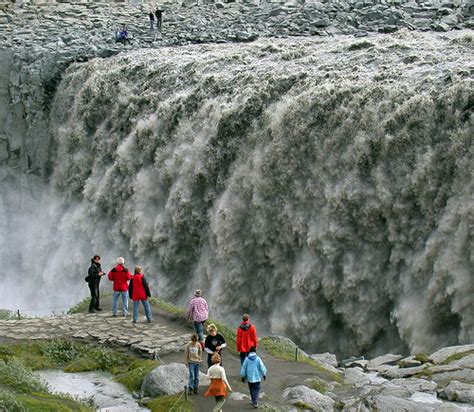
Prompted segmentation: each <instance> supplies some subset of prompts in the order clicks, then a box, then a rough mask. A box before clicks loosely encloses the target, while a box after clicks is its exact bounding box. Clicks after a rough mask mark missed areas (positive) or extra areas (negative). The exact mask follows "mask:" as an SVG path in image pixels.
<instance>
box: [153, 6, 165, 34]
mask: <svg viewBox="0 0 474 412" xmlns="http://www.w3.org/2000/svg"><path fill="white" fill-rule="evenodd" d="M155 16H156V29H157V30H160V31H161V22H162V17H163V10H160V9H158V8H157V9H156V10H155Z"/></svg>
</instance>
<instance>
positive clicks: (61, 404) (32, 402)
mask: <svg viewBox="0 0 474 412" xmlns="http://www.w3.org/2000/svg"><path fill="white" fill-rule="evenodd" d="M17 400H18V402H19V403H20V404H21V405H23V406H24V407H25V408H26V410H27V411H35V412H71V411H78V412H91V411H94V410H95V409H94V408H91V407H89V406H86V405H83V404H81V403H79V402H77V401H75V400H73V399H71V398H68V397H66V396H59V395H52V394H48V393H41V392H33V393H30V394H24V395H19V396H18V397H17Z"/></svg>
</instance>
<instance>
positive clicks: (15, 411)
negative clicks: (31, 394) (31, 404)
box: [0, 390, 27, 412]
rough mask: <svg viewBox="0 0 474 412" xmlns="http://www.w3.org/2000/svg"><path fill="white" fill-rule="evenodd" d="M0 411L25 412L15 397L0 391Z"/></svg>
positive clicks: (7, 392)
mask: <svg viewBox="0 0 474 412" xmlns="http://www.w3.org/2000/svg"><path fill="white" fill-rule="evenodd" d="M0 411H10V412H27V411H26V409H25V407H24V406H23V405H22V404H21V403H20V402H19V401H18V399H17V398H16V396H15V395H14V394H13V393H11V392H9V391H5V390H0Z"/></svg>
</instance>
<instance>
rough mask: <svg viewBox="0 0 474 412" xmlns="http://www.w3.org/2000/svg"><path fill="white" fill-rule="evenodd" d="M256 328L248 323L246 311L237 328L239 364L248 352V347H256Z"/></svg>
mask: <svg viewBox="0 0 474 412" xmlns="http://www.w3.org/2000/svg"><path fill="white" fill-rule="evenodd" d="M257 346H258V338H257V329H256V328H255V326H254V325H252V324H251V323H250V316H249V315H248V314H247V313H244V314H243V315H242V323H241V324H240V325H239V327H238V328H237V352H239V353H240V365H241V366H242V365H243V363H244V360H245V358H246V357H247V355H248V354H249V352H250V348H252V347H254V348H257Z"/></svg>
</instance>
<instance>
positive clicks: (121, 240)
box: [0, 2, 474, 353]
mask: <svg viewBox="0 0 474 412" xmlns="http://www.w3.org/2000/svg"><path fill="white" fill-rule="evenodd" d="M357 4H359V3H357ZM391 7H392V6H390V5H388V4H384V3H382V2H381V3H380V4H377V5H372V4H370V5H369V4H368V3H367V4H365V3H360V5H359V6H356V4H355V3H354V4H353V3H342V2H339V3H318V4H314V5H305V6H304V7H303V8H294V7H290V6H285V7H283V6H278V7H274V6H273V7H270V6H267V5H259V6H250V5H241V4H236V5H227V6H225V5H224V6H223V8H218V7H215V6H212V7H199V8H198V7H195V8H192V9H188V8H178V7H176V8H175V9H172V8H170V9H169V10H168V13H167V14H166V17H165V22H164V31H163V33H162V34H158V33H156V32H153V31H149V30H148V28H147V24H148V22H147V16H146V13H145V11H146V9H145V8H137V7H134V6H130V5H124V6H122V7H121V8H119V9H118V8H114V7H112V6H110V5H103V4H101V5H96V4H92V3H86V4H82V5H78V4H73V5H68V4H59V5H57V6H54V7H45V6H32V5H30V6H27V5H25V6H23V7H22V8H16V9H10V10H9V11H8V13H6V18H2V19H0V24H1V25H2V28H4V29H5V30H3V29H2V33H3V34H2V35H3V36H4V37H3V39H2V40H7V39H8V41H9V43H10V46H9V47H6V48H5V47H4V48H3V49H2V50H1V53H2V57H3V58H2V59H1V62H2V63H1V65H0V66H1V70H0V78H1V79H2V83H1V87H0V102H1V103H2V104H1V106H0V107H1V109H0V120H2V130H1V135H0V164H1V165H0V167H1V169H0V170H1V171H0V176H1V178H2V182H1V185H2V192H1V197H0V213H2V216H3V218H2V219H1V223H0V224H1V225H2V236H1V237H0V243H1V244H2V246H3V247H2V252H1V253H2V256H1V257H2V261H3V262H5V267H6V270H5V273H21V274H23V277H24V278H26V279H31V283H29V282H26V285H28V286H26V285H25V284H23V286H22V290H21V294H20V295H19V296H27V295H28V294H30V293H31V295H32V296H33V297H32V298H30V299H29V300H30V301H31V300H32V299H38V297H34V296H35V295H37V294H38V293H41V292H39V291H38V284H40V285H41V288H40V290H43V291H45V293H47V291H48V290H50V289H51V288H53V287H54V288H57V286H58V284H59V285H61V288H62V290H63V297H62V298H61V297H60V298H59V300H58V304H61V303H62V302H65V301H69V300H70V299H71V296H76V295H77V285H78V282H80V284H83V280H82V279H83V275H82V274H83V272H84V270H85V266H86V265H87V262H88V257H89V256H90V255H91V254H93V253H100V254H103V255H104V260H105V262H106V265H107V266H108V265H111V264H112V263H113V259H114V258H115V257H116V256H117V255H127V256H126V257H127V262H130V263H131V264H133V263H135V262H137V263H142V264H144V265H145V266H146V268H147V270H148V271H149V272H150V273H152V274H155V273H158V275H157V276H153V277H154V282H155V287H156V285H159V289H158V290H159V293H160V294H163V295H166V296H168V297H172V298H174V299H177V300H179V301H184V300H185V298H186V297H187V295H188V293H189V292H190V290H192V289H193V288H194V287H196V286H201V287H202V288H204V289H205V290H206V291H207V292H208V293H207V297H208V299H209V301H210V303H211V306H212V307H213V310H214V311H215V312H218V313H219V314H220V315H221V316H223V317H225V316H226V315H227V316H229V318H230V317H233V316H235V315H237V314H239V313H240V312H241V311H242V310H250V311H251V312H252V313H253V314H255V318H256V319H257V320H258V322H259V324H260V325H261V326H262V328H266V329H268V330H272V331H275V332H279V333H284V334H287V335H290V336H292V337H294V338H295V339H296V340H298V341H299V342H301V343H303V344H305V345H306V346H308V347H313V346H317V347H318V351H320V350H322V349H328V350H331V351H335V350H336V351H337V352H339V353H354V351H355V350H354V348H357V350H358V351H372V352H379V351H387V350H389V349H390V350H397V349H398V350H405V349H407V348H411V349H413V350H423V349H425V348H427V349H431V348H435V347H437V346H439V345H442V344H446V343H457V342H469V341H471V340H472V334H473V329H472V328H473V324H472V319H474V316H473V311H474V309H473V306H472V300H471V299H470V296H472V285H471V283H472V282H470V268H471V267H472V256H471V254H472V253H471V251H472V233H471V232H472V231H471V229H470V226H469V225H471V224H472V216H473V213H472V201H471V200H472V193H473V188H472V181H473V180H472V166H471V165H472V154H473V153H472V150H473V149H472V147H473V146H472V136H473V133H472V131H473V126H472V116H471V113H472V96H473V86H472V76H471V73H470V70H471V68H470V65H471V64H472V63H471V62H470V59H469V56H470V53H471V51H472V44H473V38H472V32H470V31H469V30H465V31H458V32H448V33H445V34H442V35H440V34H436V33H434V32H429V33H424V34H423V33H420V32H417V31H411V30H409V28H412V25H413V24H415V23H416V24H417V25H419V26H416V27H419V28H420V29H423V27H424V28H432V29H441V28H442V29H443V30H444V29H446V30H447V29H449V28H450V27H452V28H463V27H469V26H470V24H471V22H472V17H471V16H470V14H469V13H470V9H469V8H468V7H467V6H466V3H462V4H459V5H458V7H455V6H453V4H451V7H445V6H437V7H434V6H433V5H432V4H427V3H424V4H421V5H415V4H411V3H410V4H406V5H403V6H401V7H400V8H396V9H393V8H391ZM420 15H423V16H424V17H420ZM216 16H218V18H216ZM449 16H450V20H449V21H450V22H451V23H449V24H448V23H447V19H446V17H449ZM420 18H426V19H427V20H426V21H425V22H424V23H423V24H422V23H421V22H419V21H417V19H420ZM443 19H445V20H443ZM427 22H428V23H427ZM122 24H127V25H128V26H129V29H130V31H131V33H132V35H133V36H134V39H133V42H132V45H130V46H123V45H121V44H117V43H114V42H113V40H112V39H111V37H112V33H113V31H114V29H115V28H116V27H117V26H118V25H122ZM441 24H446V25H447V26H442V27H441V28H440V27H438V26H439V25H441ZM414 27H415V26H414ZM399 29H400V31H398V30H399ZM393 30H397V31H398V32H397V33H395V34H392V35H382V34H380V33H378V32H380V31H382V32H385V31H393ZM376 32H377V33H376ZM307 34H321V35H322V36H321V37H312V38H302V37H298V38H297V39H282V38H278V39H277V37H276V36H285V37H289V36H302V35H307ZM347 34H352V35H354V37H353V36H347ZM329 35H331V36H329ZM258 36H261V37H263V39H260V40H259V41H256V42H253V43H251V44H249V45H244V44H241V43H239V44H235V41H239V40H251V39H254V38H256V37H258ZM356 37H363V38H356ZM207 41H211V42H214V43H219V44H214V45H189V43H200V42H207ZM220 43H228V44H220ZM171 45H181V46H185V45H186V47H162V46H171ZM135 48H140V49H141V50H134V49H135ZM152 49H153V50H152ZM121 52H124V53H121ZM119 53H121V54H120V55H119V56H115V57H112V56H114V55H116V54H119ZM94 56H102V58H98V59H93V57H94ZM11 279H12V278H11V276H8V277H6V278H5V280H4V282H5V283H4V284H5V285H8V288H13V286H14V285H15V284H16V283H17V282H15V280H11ZM74 279H79V281H77V280H74ZM7 282H10V283H11V284H9V283H7ZM5 287H7V286H5ZM14 295H15V294H13V295H12V296H14ZM17 299H18V298H17V296H15V300H17ZM61 299H63V300H62V301H61ZM278 302H286V303H287V305H282V304H277V303H278ZM313 351H315V350H313Z"/></svg>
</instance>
